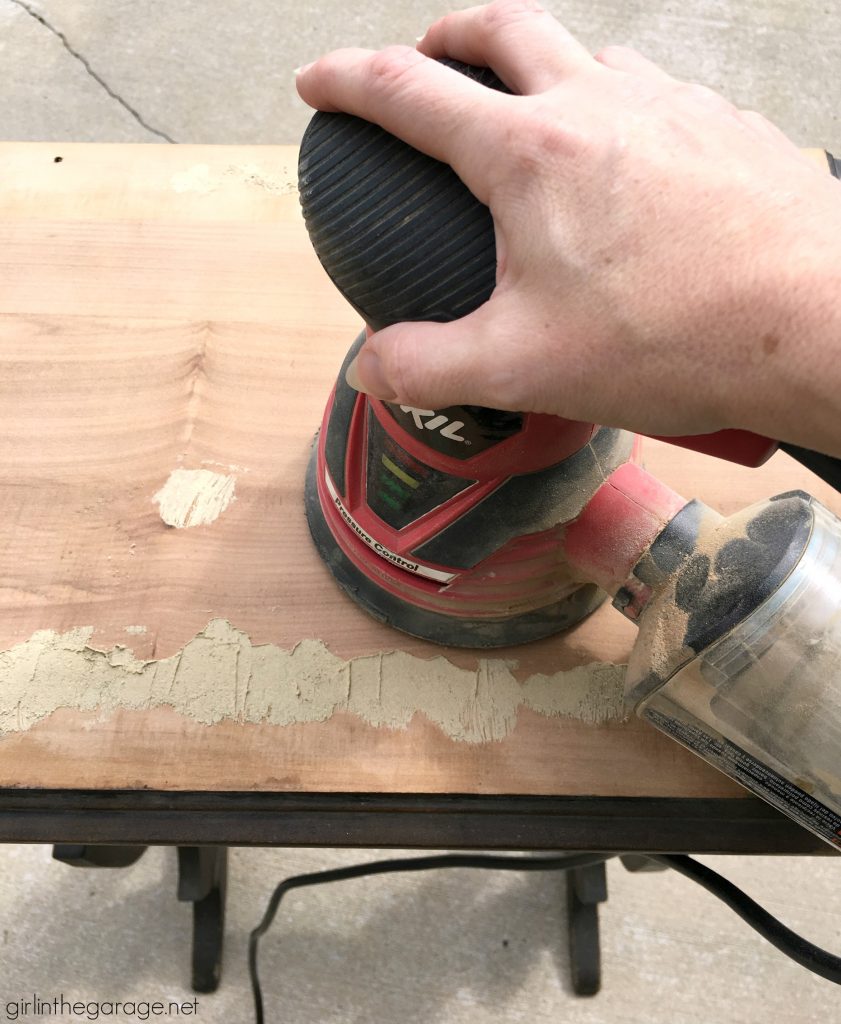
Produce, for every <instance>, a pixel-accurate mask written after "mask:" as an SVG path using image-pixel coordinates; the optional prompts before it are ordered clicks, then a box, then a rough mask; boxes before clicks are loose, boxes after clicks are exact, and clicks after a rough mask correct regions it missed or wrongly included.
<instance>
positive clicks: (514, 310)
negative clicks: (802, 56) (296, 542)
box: [298, 0, 841, 451]
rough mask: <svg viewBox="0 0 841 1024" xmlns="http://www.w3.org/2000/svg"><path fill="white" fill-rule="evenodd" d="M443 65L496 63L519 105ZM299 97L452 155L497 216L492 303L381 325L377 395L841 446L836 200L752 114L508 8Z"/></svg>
mask: <svg viewBox="0 0 841 1024" xmlns="http://www.w3.org/2000/svg"><path fill="white" fill-rule="evenodd" d="M440 56H449V57H453V58H455V59H457V60H462V61H465V62H467V63H471V64H479V65H488V66H490V67H492V68H493V69H494V71H496V73H497V74H498V75H499V76H500V78H502V79H503V81H505V82H506V84H507V85H508V86H509V87H510V88H511V89H512V90H513V91H514V92H515V93H517V94H519V95H515V96H509V95H505V94H501V93H498V92H495V91H492V90H489V89H486V88H484V87H483V86H481V85H478V84H477V83H475V82H472V81H470V80H469V79H467V78H465V77H464V76H461V75H459V74H458V73H457V72H455V71H452V70H451V69H449V68H445V67H443V66H441V65H439V64H437V63H436V62H435V61H434V60H431V59H430V58H433V57H440ZM298 89H299V92H300V93H301V95H302V97H303V98H304V99H305V100H306V101H307V102H309V103H310V104H311V105H313V106H316V107H318V108H320V109H323V110H344V111H348V112H350V113H354V114H357V115H359V116H360V117H363V118H366V119H367V120H370V121H374V122H376V123H378V124H380V125H382V126H383V127H384V128H386V129H387V130H388V131H391V132H393V133H394V134H395V135H397V136H399V137H401V138H403V139H404V140H405V141H406V142H408V143H410V144H411V145H413V146H415V147H417V148H418V149H420V150H422V151H424V152H426V153H428V154H430V155H431V156H433V157H436V158H438V159H440V160H443V161H445V162H447V163H449V164H451V165H452V166H453V168H454V169H455V170H456V172H457V173H458V174H459V176H460V177H461V178H462V180H463V181H464V182H465V184H466V185H467V186H468V187H469V188H470V189H471V191H473V193H474V194H475V195H476V196H477V197H478V198H479V199H480V200H481V201H482V202H484V203H486V204H487V205H488V206H489V207H490V209H491V212H492V214H493V218H494V225H495V231H496V241H497V260H498V268H497V287H496V289H495V291H494V293H493V295H492V296H491V298H490V300H489V301H488V302H487V303H485V304H484V305H483V306H481V307H480V308H479V309H477V310H476V311H475V312H474V313H472V314H471V315H469V316H467V317H464V318H463V319H461V320H458V321H454V322H452V323H449V324H425V323H424V324H419V323H406V324H398V325H395V326H393V327H389V328H386V329H384V330H382V331H380V332H378V333H377V334H375V335H374V336H373V337H372V338H371V339H370V340H369V341H368V342H367V344H366V345H365V347H364V348H363V350H362V352H361V353H360V356H359V358H358V361H357V365H356V373H357V381H358V383H359V384H360V385H361V386H362V387H363V388H364V390H367V391H369V392H370V393H371V394H374V395H376V396H377V397H381V398H387V399H397V400H399V401H400V402H402V403H405V404H408V405H413V406H416V407H422V408H442V407H445V406H448V405H455V404H465V403H470V404H476V405H486V406H491V407H496V408H504V409H515V410H521V411H535V412H551V413H557V414H559V415H562V416H565V417H567V418H570V419H582V420H587V421H594V422H599V423H605V424H610V425H616V426H624V427H627V428H630V429H634V430H639V431H643V432H647V433H658V434H668V433H674V434H688V433H704V432H708V431H712V430H717V429H720V428H722V427H746V428H749V429H752V430H756V431H758V432H761V433H766V434H770V435H772V436H777V437H781V438H782V439H785V440H791V441H795V442H797V443H800V444H805V445H807V446H813V447H820V448H823V450H827V451H829V450H837V448H838V446H839V444H841V438H839V437H838V433H839V432H838V429H837V427H836V426H835V421H834V420H833V422H832V423H831V425H830V426H827V423H826V421H827V416H826V412H827V410H828V409H830V410H831V409H837V398H836V396H837V394H838V393H839V390H838V388H839V384H840V383H841V382H839V370H838V367H837V365H836V364H837V363H838V362H839V361H838V360H837V358H836V356H835V351H836V348H837V346H836V339H838V338H839V337H841V334H839V331H841V323H839V321H841V309H836V306H841V303H838V295H839V284H841V281H839V277H838V270H837V269H836V268H839V267H841V186H839V183H838V182H836V181H834V180H833V179H832V178H831V177H830V176H829V174H828V173H827V171H825V170H823V169H821V168H820V167H818V166H817V165H815V164H814V163H813V162H812V161H811V160H810V159H808V158H807V157H805V156H804V155H803V154H802V153H801V152H800V151H799V150H798V149H797V148H796V147H795V146H794V144H793V143H791V142H790V141H789V140H788V139H787V138H786V137H785V136H784V135H783V134H782V133H781V132H779V131H778V130H777V129H776V128H774V127H773V126H772V125H771V124H770V123H769V122H767V121H766V120H765V119H764V118H762V117H761V116H760V115H759V114H756V113H753V112H750V111H741V110H738V109H737V108H736V107H734V106H733V105H732V104H730V103H729V102H728V101H726V100H725V99H723V98H722V97H720V96H718V95H717V94H715V93H713V92H711V91H710V90H708V89H705V88H703V87H701V86H696V85H688V84H686V83H682V82H679V81H677V80H675V79H673V78H672V77H670V76H669V75H667V74H666V73H665V72H664V71H662V70H661V69H659V68H658V67H656V66H655V65H653V64H651V63H650V62H649V61H647V60H645V58H643V57H642V56H640V55H639V54H637V53H635V52H634V51H632V50H626V49H622V48H615V47H610V48H608V49H606V50H604V51H602V52H601V53H600V54H598V55H597V57H595V58H593V57H591V56H590V55H589V53H588V52H587V51H586V50H585V49H584V48H583V47H582V46H581V45H580V44H579V43H577V42H576V41H575V40H574V39H573V38H572V36H570V35H569V33H568V32H567V31H566V30H565V29H564V28H562V26H561V25H559V24H558V23H557V22H556V21H555V20H554V19H552V18H551V17H550V16H549V15H548V14H546V13H545V12H542V11H541V10H540V9H539V8H538V7H537V6H536V5H535V4H532V3H523V2H513V0H501V2H497V3H494V4H491V5H490V6H488V7H478V8H472V9H470V10H467V11H462V12H459V13H456V14H452V15H449V16H447V17H446V18H444V19H442V20H441V21H439V22H437V23H436V24H435V25H433V26H432V28H430V30H429V31H428V32H427V34H426V36H425V37H424V38H423V39H422V40H421V42H420V43H419V45H418V48H417V50H412V49H410V48H404V47H395V48H390V49H388V50H384V51H381V52H380V53H373V52H370V51H361V50H340V51H336V52H335V53H333V54H330V55H328V56H327V57H324V58H322V59H321V60H319V61H317V62H316V63H315V64H313V65H309V66H308V67H307V68H305V69H303V70H302V72H301V73H300V74H299V76H298ZM836 418H837V417H836Z"/></svg>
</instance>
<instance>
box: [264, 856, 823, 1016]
mask: <svg viewBox="0 0 841 1024" xmlns="http://www.w3.org/2000/svg"><path fill="white" fill-rule="evenodd" d="M613 856H615V854H611V853H571V854H564V855H562V856H560V857H497V856H493V855H490V854H459V853H456V854H441V855H437V856H433V857H403V858H399V859H394V860H375V861H371V862H370V863H369V864H354V865H352V866H350V867H346V868H332V869H331V870H328V871H314V872H312V873H310V874H306V875H294V876H293V877H292V878H287V879H285V881H283V882H281V883H280V884H279V885H278V886H277V887H276V888H275V890H274V892H273V893H272V895H271V898H270V900H269V903H268V906H267V907H266V911H265V913H264V914H263V919H262V920H261V921H260V923H259V924H258V925H257V927H256V928H255V929H254V930H253V931H252V932H251V935H250V936H249V940H248V974H249V977H250V980H251V991H252V993H253V995H254V1011H255V1020H256V1024H264V1016H263V994H262V990H261V988H260V978H259V974H258V971H257V947H258V943H259V941H260V937H261V936H262V935H265V933H266V932H267V931H268V930H269V928H270V927H271V924H272V921H274V918H275V915H276V914H277V910H278V907H279V906H280V901H281V900H282V899H283V897H284V896H285V895H286V893H287V892H289V891H290V890H291V889H300V888H303V887H304V886H308V885H319V884H320V883H322V882H341V881H344V880H345V879H348V878H362V877H364V876H365V875H381V874H385V873H386V872H393V871H430V870H432V869H433V868H484V869H493V870H497V871H566V870H568V869H569V868H583V867H589V866H590V865H592V864H601V863H602V862H603V861H606V860H610V858H611V857H613ZM641 856H645V857H647V858H648V859H649V860H653V861H657V862H658V863H660V864H663V865H665V866H666V867H670V868H672V869H673V870H674V871H677V872H679V873H680V874H682V875H685V876H686V877H687V878H691V879H692V881H693V882H697V883H698V884H699V885H701V886H703V887H704V888H705V889H706V890H707V891H708V892H711V893H712V894H713V896H717V897H718V898H719V899H720V900H722V902H724V903H725V904H726V905H727V906H728V907H730V909H731V910H734V911H735V912H736V913H737V914H738V915H739V917H741V918H742V920H743V921H745V922H746V923H747V924H749V925H750V927H751V928H753V929H754V930H755V931H757V932H759V934H760V935H761V936H762V937H763V938H764V939H767V941H768V942H770V943H771V944H772V945H773V946H774V947H776V948H777V949H778V950H780V952H781V953H784V954H785V955H786V956H787V957H790V958H791V959H792V960H794V961H795V962H796V963H798V964H800V965H801V967H805V968H806V969H807V970H809V971H812V973H813V974H818V975H820V977H822V978H826V980H827V981H831V982H834V983H835V984H836V985H841V957H837V956H834V955H833V954H832V953H828V952H827V951H826V950H824V949H821V948H820V947H819V946H816V945H814V944H813V943H811V942H808V941H807V940H806V939H804V938H803V937H802V936H801V935H798V934H797V933H796V932H793V931H792V930H791V929H790V928H787V927H786V926H785V925H784V924H783V923H782V922H781V921H778V920H777V918H775V917H772V915H771V914H769V913H768V911H767V910H764V909H763V908H762V907H760V906H759V904H758V903H756V902H754V900H752V899H751V898H750V896H748V895H747V894H746V893H744V892H742V890H741V889H738V888H737V887H736V886H735V885H733V883H732V882H729V881H728V880H727V879H726V878H724V877H723V876H722V875H719V874H718V872H716V871H713V870H712V868H708V867H706V866H705V865H704V864H700V863H699V862H698V861H696V860H693V859H692V858H691V857H686V856H684V855H683V854H642V855H641Z"/></svg>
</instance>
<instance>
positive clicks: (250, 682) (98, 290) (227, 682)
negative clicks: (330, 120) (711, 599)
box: [0, 144, 841, 798]
mask: <svg viewBox="0 0 841 1024" xmlns="http://www.w3.org/2000/svg"><path fill="white" fill-rule="evenodd" d="M295 159H296V153H295V150H294V149H292V148H290V147H204V146H171V147H170V146H128V145H112V146H105V145H76V146H73V145H53V144H6V145H2V146H0V183H2V185H1V186H0V652H2V653H0V787H26V788H85V789H138V790H139V789H147V788H151V789H156V790H194V791H232V790H235V791H239V790H244V791H275V792H277V791H280V792H289V793H293V792H310V793H312V792H321V793H329V792H335V793H352V792H368V793H384V794H388V793H430V794H446V793H462V794H486V795H487V794H502V793H505V794H532V795H573V796H574V795H588V796H649V797H733V798H740V797H742V796H743V791H742V790H741V789H739V787H737V786H736V785H734V784H732V783H731V782H729V781H728V780H727V779H726V778H725V777H724V776H722V775H720V774H719V773H718V772H717V771H715V770H714V769H712V768H710V767H708V766H707V765H706V764H704V763H703V762H702V761H700V760H699V759H697V758H696V757H694V756H693V755H691V754H689V753H687V752H685V751H684V750H683V749H682V748H680V747H679V746H678V745H677V744H675V743H674V742H672V741H670V740H668V739H666V738H664V737H661V736H660V735H659V734H657V733H656V732H654V731H653V730H652V729H651V728H650V727H649V726H647V725H646V724H644V723H642V722H640V721H637V720H633V719H632V720H630V721H626V720H623V708H622V700H621V695H622V665H623V663H624V662H625V660H626V659H627V657H628V654H629V651H630V648H631V645H632V642H633V638H634V633H635V630H634V628H633V626H631V625H630V624H629V623H628V622H626V621H625V620H624V619H623V618H622V616H620V615H619V614H618V613H617V612H616V611H614V610H613V609H612V608H611V607H610V606H609V605H607V606H605V607H602V608H601V609H600V610H599V611H598V612H597V613H596V614H594V615H593V616H592V617H591V618H590V619H589V620H588V621H587V622H585V623H584V624H582V625H581V626H580V627H579V628H577V629H575V630H573V631H572V632H570V633H568V634H567V635H565V636H562V637H558V638H556V639H552V640H547V641H543V642H540V643H535V644H532V645H530V646H528V647H525V648H518V649H506V650H501V651H498V652H495V653H494V654H493V656H492V657H479V656H477V655H476V654H474V653H470V652H464V651H455V650H451V649H445V648H439V647H434V646H433V645H430V644H427V643H424V642H422V641H419V640H413V639H411V638H409V637H406V636H403V635H401V634H399V633H396V632H393V631H391V630H389V629H387V628H385V627H383V626H380V625H379V624H377V623H376V622H374V621H373V620H372V619H370V618H369V617H368V616H367V615H366V614H365V613H364V612H362V611H361V610H359V609H358V608H357V607H355V606H354V605H353V604H352V603H351V602H350V601H349V600H348V599H347V598H346V597H345V596H344V595H343V594H342V593H341V592H340V591H339V590H338V588H337V587H336V585H335V584H334V583H333V581H332V580H331V578H330V576H329V575H328V573H327V571H326V569H325V568H324V566H323V565H322V564H321V562H320V560H319V558H318V556H317V555H316V553H315V550H314V548H313V546H312V544H311V542H310V539H309V535H308V531H307V526H306V522H305V519H304V513H303V480H304V470H305V466H306V462H307V458H308V456H309V451H310V445H311V441H312V438H313V434H314V433H315V430H316V429H317V427H318V424H319V421H320V418H321V414H322V410H323V407H324V403H325V400H326V398H327V395H328V393H329V391H330V388H331V386H332V381H333V379H334V377H335V374H336V371H337V369H338V367H339V365H340V363H341V360H342V357H343V354H344V352H345V350H346V349H347V347H348V346H349V345H350V343H351V342H352V340H353V338H354V336H355V334H356V333H357V331H358V329H359V327H360V324H359V322H358V318H357V316H356V314H355V313H354V312H353V311H352V310H351V309H350V308H349V307H348V306H347V305H346V304H345V303H344V301H343V300H342V299H341V297H340V296H339V295H338V294H337V293H336V292H335V290H334V289H333V287H332V286H331V284H330V282H329V281H328V279H327V278H326V276H325V275H324V273H323V272H322V270H321V268H320V267H319V265H318V262H317V260H316V258H315V256H314V255H313V253H312V251H311V249H310V247H309V243H308V241H307V237H306V233H305V231H304V228H303V224H302V221H301V218H300V214H299V208H298V199H297V194H296V184H295V183H296V173H295ZM644 450H645V455H646V464H647V465H648V468H649V469H651V470H652V471H653V472H655V473H656V474H657V475H659V476H660V477H662V479H664V480H665V481H666V482H667V483H669V484H670V485H671V486H672V487H674V488H675V489H676V490H678V491H680V492H681V493H683V494H684V495H686V496H687V497H699V498H701V499H703V500H704V501H706V502H707V503H708V504H711V505H713V506H714V507H716V508H718V509H719V510H720V511H722V512H724V513H729V512H732V511H735V510H736V509H738V508H741V507H743V506H744V505H746V504H749V503H750V502H752V501H754V500H757V499H759V498H761V497H766V496H769V495H771V494H774V493H777V492H780V491H784V490H789V489H791V488H793V487H803V488H805V489H806V490H809V491H811V492H812V493H814V494H815V495H816V496H817V497H819V498H820V499H821V500H823V501H825V502H826V503H827V504H829V505H830V506H831V507H833V508H835V509H836V510H837V511H841V506H839V502H838V500H837V498H836V497H835V495H834V494H833V493H832V492H831V491H829V489H828V488H827V487H825V486H823V485H822V484H821V483H820V482H819V481H817V479H816V478H814V477H812V476H811V475H810V474H809V473H808V472H806V471H805V470H803V469H801V468H799V467H797V466H796V465H795V464H794V463H793V462H791V461H790V460H789V459H788V458H787V457H786V456H784V455H781V454H777V455H776V456H775V457H774V458H773V459H772V460H771V462H770V463H769V464H768V465H766V466H765V467H763V468H762V469H760V470H747V469H741V468H737V467H734V466H730V465H728V464H725V463H723V462H719V461H716V460H713V459H709V458H705V457H703V456H700V455H694V454H691V453H688V452H686V451H682V450H679V449H673V448H670V447H668V446H665V445H661V444H657V443H655V442H649V443H646V446H645V449H644Z"/></svg>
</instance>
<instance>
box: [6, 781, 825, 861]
mask: <svg viewBox="0 0 841 1024" xmlns="http://www.w3.org/2000/svg"><path fill="white" fill-rule="evenodd" d="M0 842H6V843H91V844H93V843H98V844H144V845H179V846H183V845H226V846H329V847H404V848H418V849H474V850H479V849H495V850H598V851H604V852H626V851H639V852H650V853H676V852H680V853H738V854H829V853H832V852H833V851H832V848H831V847H830V846H829V845H828V844H826V843H824V842H823V841H821V840H820V839H818V838H817V837H816V836H813V835H812V834H811V833H810V832H807V831H806V830H805V829H803V828H801V827H800V826H798V825H796V824H794V822H792V821H790V820H789V819H788V818H786V817H785V816H784V815H782V814H781V813H780V812H778V811H777V810H775V809H774V808H773V807H771V806H769V805H768V804H766V803H764V802H762V801H760V800H757V799H755V798H753V797H745V798H732V799H690V798H652V797H586V796H575V797H551V796H547V797H535V796H519V795H494V796H475V795H469V794H465V795H459V794H446V795H438V794H424V793H407V794H383V793H265V792H259V793H249V792H216V793H213V792H177V791H176V792H165V791H159V790H125V789H122V790H83V789H0Z"/></svg>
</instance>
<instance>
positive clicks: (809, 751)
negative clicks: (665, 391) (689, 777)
mask: <svg viewBox="0 0 841 1024" xmlns="http://www.w3.org/2000/svg"><path fill="white" fill-rule="evenodd" d="M676 518H677V519H680V517H676ZM683 519H684V522H683V523H680V522H678V523H677V524H676V529H673V530H672V534H671V536H669V535H668V528H667V530H666V531H664V535H663V536H661V538H659V539H658V542H657V543H656V544H655V545H654V547H653V548H652V551H651V552H650V555H652V556H653V558H650V559H649V561H650V564H649V566H648V567H647V569H646V567H643V574H644V573H645V572H646V571H647V572H648V575H649V577H650V582H651V583H652V584H654V586H653V593H654V596H653V598H652V600H651V601H650V602H649V605H648V607H646V609H645V610H644V612H643V614H642V616H641V621H640V636H639V638H638V641H637V644H636V646H635V648H634V651H633V654H632V657H631V661H630V664H629V667H628V676H627V682H626V696H627V699H628V701H629V702H630V704H631V705H632V706H633V708H634V710H635V711H636V713H637V714H638V715H640V716H641V717H642V718H644V719H646V720H647V721H649V722H651V723H652V724H653V725H655V726H656V727H657V728H658V729H660V730H662V731H663V732H665V733H666V734H667V735H669V736H671V737H672V738H673V739H676V740H678V741H679V742H680V743H682V744H683V745H684V746H686V747H688V748H689V749H690V750H692V751H694V752H695V753H696V754H699V755H700V756H701V757H703V758H705V759H706V760H707V761H708V762H710V763H711V764H713V765H715V767H716V768H719V769H720V770H721V771H723V772H725V773H726V774H727V775H729V776H730V777H731V778H733V779H735V780H736V781H737V782H739V783H741V784H742V785H743V786H745V787H746V788H747V789H749V790H751V791H752V792H754V793H755V794H756V795H758V796H760V797H762V798H763V799H764V800H767V801H768V802H769V803H771V804H773V805H774V806H776V807H777V808H779V809H780V810H781V811H783V812H784V813H786V814H787V815H789V816H790V817H791V818H793V819H794V820H795V821H797V822H799V823H800V824H801V825H803V826H804V827H806V828H808V829H810V830H811V831H812V832H814V833H815V834H816V835H818V836H820V837H821V838H822V839H824V840H826V841H827V842H829V843H831V844H833V845H834V846H835V847H837V848H839V849H841V520H839V519H838V518H837V517H836V516H834V515H833V514H832V513H830V512H829V511H828V510H827V509H826V508H824V507H823V506H822V505H821V504H820V503H819V502H817V501H816V500H815V499H814V498H811V497H809V496H808V495H806V494H804V493H803V492H790V493H788V494H785V495H779V496H778V497H777V498H773V499H771V500H770V501H766V502H761V503H760V504H758V505H753V506H751V508H749V509H747V510H745V511H744V512H740V513H738V514H737V515H736V516H733V517H731V518H729V519H725V518H722V517H721V516H718V515H717V514H716V513H714V512H712V511H711V510H710V509H708V508H706V507H705V506H703V505H701V504H700V503H698V502H693V503H690V506H688V507H687V509H686V510H685V515H684V516H683ZM658 544H659V548H660V550H659V552H658V550H656V549H657V547H658ZM746 594H748V595H749V596H748V597H747V598H746V597H745V595H746ZM740 595H741V596H740ZM746 601H747V603H746ZM751 605H752V606H753V607H751ZM746 609H747V611H746Z"/></svg>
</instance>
